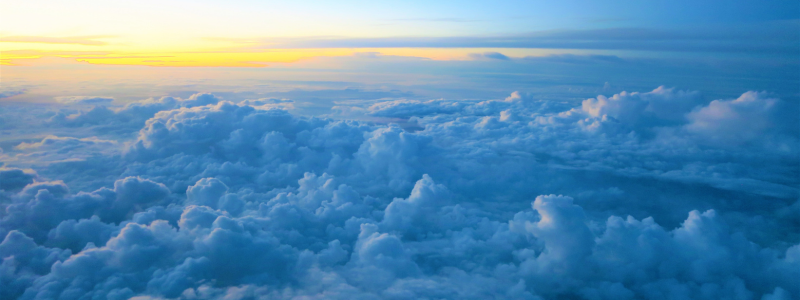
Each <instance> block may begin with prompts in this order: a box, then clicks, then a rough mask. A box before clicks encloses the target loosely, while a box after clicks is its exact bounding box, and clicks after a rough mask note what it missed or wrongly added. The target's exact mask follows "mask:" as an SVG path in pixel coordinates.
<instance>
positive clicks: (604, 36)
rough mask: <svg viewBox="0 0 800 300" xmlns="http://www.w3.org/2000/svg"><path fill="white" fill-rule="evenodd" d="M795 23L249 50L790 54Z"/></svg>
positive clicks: (306, 43)
mask: <svg viewBox="0 0 800 300" xmlns="http://www.w3.org/2000/svg"><path fill="white" fill-rule="evenodd" d="M798 30H800V24H798V23H792V22H784V23H775V24H769V25H758V26H753V27H745V28H716V27H710V26H708V27H704V28H694V29H692V30H682V29H671V30H667V29H648V28H606V29H586V30H549V31H539V32H531V33H528V34H519V35H505V36H450V37H391V38H389V37H387V38H337V37H325V38H292V39H280V38H270V39H264V40H262V44H263V45H262V46H253V48H256V49H261V48H398V47H420V48H550V49H597V50H643V51H676V52H687V51H688V52H759V53H772V54H782V55H786V54H796V53H797V52H798V51H800V37H798V36H797V34H796V32H797V31H798Z"/></svg>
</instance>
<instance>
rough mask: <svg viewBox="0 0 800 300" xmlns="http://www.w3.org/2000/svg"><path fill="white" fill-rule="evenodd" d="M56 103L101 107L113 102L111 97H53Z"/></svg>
mask: <svg viewBox="0 0 800 300" xmlns="http://www.w3.org/2000/svg"><path fill="white" fill-rule="evenodd" d="M55 100H56V102H58V103H61V104H92V105H101V104H109V103H111V102H114V98H111V97H93V96H64V97H55Z"/></svg>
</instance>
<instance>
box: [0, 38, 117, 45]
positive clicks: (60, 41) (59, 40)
mask: <svg viewBox="0 0 800 300" xmlns="http://www.w3.org/2000/svg"><path fill="white" fill-rule="evenodd" d="M109 37H110V36H73V37H44V36H6V37H1V38H0V42H2V43H41V44H77V45H86V46H103V45H106V44H108V43H106V42H103V41H98V39H103V38H109Z"/></svg>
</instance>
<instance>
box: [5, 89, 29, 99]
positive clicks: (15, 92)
mask: <svg viewBox="0 0 800 300" xmlns="http://www.w3.org/2000/svg"><path fill="white" fill-rule="evenodd" d="M24 93H25V90H24V89H0V99H3V98H9V97H13V96H16V95H22V94H24Z"/></svg>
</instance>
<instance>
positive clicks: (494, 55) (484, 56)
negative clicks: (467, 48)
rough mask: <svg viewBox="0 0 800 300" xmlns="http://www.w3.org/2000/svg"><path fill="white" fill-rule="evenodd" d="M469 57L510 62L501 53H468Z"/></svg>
mask: <svg viewBox="0 0 800 300" xmlns="http://www.w3.org/2000/svg"><path fill="white" fill-rule="evenodd" d="M469 57H471V58H472V59H497V60H510V58H509V57H508V56H505V55H504V54H503V53H500V52H484V53H470V54H469Z"/></svg>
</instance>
